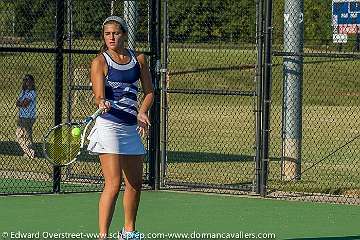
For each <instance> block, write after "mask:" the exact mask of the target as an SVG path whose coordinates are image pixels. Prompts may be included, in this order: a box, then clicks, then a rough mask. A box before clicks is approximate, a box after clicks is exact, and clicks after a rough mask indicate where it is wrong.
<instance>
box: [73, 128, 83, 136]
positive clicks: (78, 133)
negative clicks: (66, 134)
mask: <svg viewBox="0 0 360 240" xmlns="http://www.w3.org/2000/svg"><path fill="white" fill-rule="evenodd" d="M71 135H72V136H73V137H74V138H78V137H80V135H81V130H80V128H78V127H76V128H73V129H72V130H71Z"/></svg>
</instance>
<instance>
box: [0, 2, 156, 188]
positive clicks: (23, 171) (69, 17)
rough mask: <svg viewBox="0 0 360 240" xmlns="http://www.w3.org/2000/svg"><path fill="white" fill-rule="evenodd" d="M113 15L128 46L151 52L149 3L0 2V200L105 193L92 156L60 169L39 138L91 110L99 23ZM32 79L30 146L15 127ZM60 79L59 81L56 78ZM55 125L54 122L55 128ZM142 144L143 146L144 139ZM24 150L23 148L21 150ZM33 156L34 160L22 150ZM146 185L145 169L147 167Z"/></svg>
mask: <svg viewBox="0 0 360 240" xmlns="http://www.w3.org/2000/svg"><path fill="white" fill-rule="evenodd" d="M110 14H116V15H119V16H124V18H125V19H127V21H128V23H129V28H130V31H129V35H131V36H129V43H128V45H129V47H131V48H136V49H138V50H140V51H144V52H147V51H149V50H148V49H149V41H148V30H149V26H148V25H149V19H148V17H149V5H148V1H145V0H144V1H136V2H135V1H120V0H119V1H110V0H108V1H83V0H67V1H42V0H36V1H2V2H1V3H0V32H1V34H0V35H1V37H0V46H1V49H2V51H1V53H0V64H1V68H2V69H1V72H0V76H1V79H2V81H3V84H2V87H1V93H0V95H1V99H2V100H1V101H0V103H1V107H2V109H3V111H1V115H0V118H1V125H2V126H1V129H2V130H1V141H0V162H1V163H0V194H19V193H21V194H26V193H48V192H53V191H55V190H56V189H57V190H60V191H61V192H86V191H99V190H101V189H102V183H103V180H102V177H101V169H100V164H99V161H98V158H97V157H90V156H89V157H87V158H86V159H80V161H77V162H76V163H74V164H72V165H70V166H68V167H64V168H62V169H61V179H57V177H59V175H56V173H57V171H58V169H57V168H54V167H53V166H52V165H51V164H49V163H48V162H47V161H46V160H45V158H44V156H43V154H42V138H43V135H44V133H45V132H46V131H47V129H48V128H50V127H52V126H54V124H55V123H56V121H59V120H60V121H61V122H64V121H79V120H81V119H83V118H84V117H85V116H88V115H90V114H91V113H92V112H94V110H95V109H96V107H95V105H94V103H93V97H92V91H91V86H90V63H91V60H92V59H93V58H94V57H95V56H96V54H97V53H99V52H100V47H101V40H100V35H101V23H102V21H103V20H104V19H105V18H106V17H107V16H109V15H110ZM26 74H31V75H32V76H33V77H34V79H35V89H36V90H35V92H36V120H35V124H34V125H33V127H32V132H33V133H32V135H33V136H32V138H33V142H32V143H31V142H26V144H21V142H22V141H23V139H26V138H27V137H28V136H27V135H28V134H27V132H26V131H25V129H24V128H23V127H22V128H19V125H18V118H19V107H17V106H16V102H17V100H18V99H19V98H21V93H22V85H23V78H24V76H25V75H26ZM59 76H60V77H59ZM58 123H59V122H57V124H58ZM144 141H145V145H147V144H146V142H147V139H144ZM22 145H23V146H22ZM27 148H29V149H33V150H34V151H35V158H32V156H28V154H26V151H27V150H26V149H27ZM144 174H145V175H144V179H145V180H146V179H147V178H148V162H147V160H146V162H145V164H144Z"/></svg>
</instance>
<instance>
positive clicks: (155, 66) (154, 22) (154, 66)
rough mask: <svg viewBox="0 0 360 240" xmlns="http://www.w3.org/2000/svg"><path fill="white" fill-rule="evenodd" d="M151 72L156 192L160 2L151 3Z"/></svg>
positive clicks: (152, 182)
mask: <svg viewBox="0 0 360 240" xmlns="http://www.w3.org/2000/svg"><path fill="white" fill-rule="evenodd" d="M150 4H151V7H150V34H151V36H150V40H151V41H150V52H151V57H150V71H151V76H152V80H153V81H152V83H153V87H154V103H153V105H152V107H151V109H150V118H151V127H150V142H149V148H150V149H149V151H150V156H149V158H150V159H149V173H150V174H149V175H150V176H149V178H150V179H149V182H150V186H151V187H152V189H154V190H158V189H159V188H160V180H159V179H160V104H161V98H160V87H159V83H160V53H161V49H160V44H161V41H160V29H161V26H160V24H161V19H160V16H161V4H160V0H151V2H150Z"/></svg>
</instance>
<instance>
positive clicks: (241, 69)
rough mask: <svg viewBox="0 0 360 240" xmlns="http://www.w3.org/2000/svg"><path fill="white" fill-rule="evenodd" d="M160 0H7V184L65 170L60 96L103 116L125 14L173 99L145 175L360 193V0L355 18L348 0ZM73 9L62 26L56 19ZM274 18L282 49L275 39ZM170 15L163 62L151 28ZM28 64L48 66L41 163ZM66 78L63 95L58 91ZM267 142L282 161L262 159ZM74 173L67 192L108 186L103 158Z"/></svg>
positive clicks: (64, 182)
mask: <svg viewBox="0 0 360 240" xmlns="http://www.w3.org/2000/svg"><path fill="white" fill-rule="evenodd" d="M154 2H156V1H146V0H141V1H140V0H139V1H120V0H117V1H110V0H107V1H80V0H67V1H46V2H45V1H41V0H36V1H31V2H24V1H2V2H1V3H0V32H1V37H0V44H1V45H0V48H1V50H2V51H1V53H0V64H1V65H0V66H2V71H1V72H0V76H1V79H2V80H3V84H2V87H1V93H0V95H1V99H2V100H1V101H0V103H1V106H2V109H4V110H3V111H2V112H1V114H0V118H1V122H2V129H3V130H2V131H1V139H0V160H1V164H0V182H1V184H0V193H1V194H18V193H35V192H38V193H40V192H41V193H47V192H53V191H54V182H56V181H54V172H56V169H55V171H54V168H53V166H51V165H50V164H48V163H47V162H46V161H45V160H44V158H43V156H42V153H41V152H42V150H41V141H42V135H43V134H44V131H45V129H47V128H48V127H50V126H53V125H54V122H55V121H56V118H59V116H56V111H55V110H54V109H55V106H61V108H60V109H61V111H60V112H61V120H62V121H66V120H79V119H81V118H82V117H83V116H86V115H88V114H89V113H91V112H93V110H94V108H95V106H94V105H93V103H92V93H91V86H90V85H89V84H90V82H89V64H90V62H91V59H93V58H94V56H96V54H97V53H98V51H99V48H100V29H101V22H102V20H103V19H105V17H107V16H108V15H110V14H111V13H113V14H116V15H120V16H124V17H125V18H126V19H127V21H128V22H129V23H130V24H129V25H130V32H129V44H128V45H129V47H133V48H136V49H138V50H141V51H143V52H146V53H147V54H148V55H149V61H150V62H151V64H150V65H151V68H152V70H153V72H152V74H153V76H157V77H158V76H159V75H160V74H161V76H162V84H161V86H158V85H157V82H156V81H155V82H154V83H155V90H156V96H157V97H160V92H157V91H158V90H161V103H160V99H159V98H157V99H156V101H155V102H154V105H155V106H156V107H155V108H154V109H153V112H152V114H153V126H152V130H151V131H150V133H151V135H150V136H149V139H144V141H145V142H147V144H146V145H147V146H148V149H149V153H150V155H151V156H155V158H153V161H150V160H148V159H149V156H148V157H147V161H146V162H145V164H144V169H145V175H144V180H146V181H150V182H151V181H155V182H156V181H159V180H160V182H161V186H162V187H163V188H180V189H197V190H201V191H212V192H219V193H220V192H232V193H245V194H252V193H259V187H260V184H261V181H260V180H263V182H262V183H264V184H265V185H264V186H265V187H266V192H265V193H266V194H265V195H266V196H269V197H275V198H287V199H288V198H290V199H301V200H311V201H332V202H342V203H358V202H359V196H360V174H359V164H360V163H359V160H358V159H359V147H358V146H359V136H360V134H359V130H358V129H357V126H358V125H359V121H360V119H359V116H360V115H359V114H358V110H359V108H358V105H359V100H358V99H359V96H358V95H359V92H358V90H357V89H359V87H360V86H359V81H358V79H359V77H360V76H359V71H358V69H359V66H360V64H359V61H360V55H359V44H360V35H359V32H358V29H359V28H356V27H358V25H354V24H355V23H354V21H357V18H358V17H357V16H358V15H356V14H357V9H358V5H359V4H358V3H357V2H356V1H349V2H353V3H352V5H351V6H350V5H349V7H348V8H347V9H351V11H352V12H348V15H347V16H350V18H351V21H353V22H350V23H347V24H344V23H343V22H341V21H345V22H346V19H345V20H344V19H340V20H341V21H340V20H339V16H340V17H341V16H346V15H341V14H346V13H343V12H341V11H342V9H345V7H343V6H342V5H341V4H348V3H347V2H345V1H336V0H335V1H332V0H326V1H322V2H321V3H320V2H319V3H318V4H316V5H314V3H313V1H310V0H304V1H299V0H273V1H261V0H259V1H252V0H244V1H236V0H223V1H217V0H214V1H205V0H191V1H185V0H179V1H171V0H168V1H165V0H164V1H161V3H163V4H162V8H161V10H163V12H162V13H161V14H159V12H156V13H154V11H159V10H160V9H156V8H153V6H152V5H151V4H150V3H154ZM333 2H334V6H335V7H332V3H333ZM354 2H355V4H354ZM60 3H61V4H63V7H61V8H57V7H56V6H57V5H56V4H60ZM269 3H270V4H269ZM349 4H350V3H349ZM270 5H271V6H272V11H271V12H272V16H270V18H269V16H268V15H269V12H266V11H265V6H267V7H268V6H270ZM59 9H60V12H59ZM95 10H96V11H95ZM59 13H62V17H63V21H62V22H63V24H62V25H59V24H58V21H59V19H60V18H59V17H57V18H55V17H54V16H59ZM153 15H157V16H156V19H155V18H152V16H153ZM160 15H161V18H162V22H160V21H159V19H160ZM335 16H338V18H336V17H335ZM359 16H360V15H359ZM269 19H271V20H272V24H271V26H272V35H271V36H272V39H271V40H272V41H271V43H272V45H267V44H265V40H266V37H268V36H269V35H267V33H268V31H269V28H266V27H265V24H266V23H267V22H268V21H269ZM161 23H162V24H163V27H162V32H163V34H164V35H163V39H162V42H161V45H160V42H158V43H157V45H156V48H159V47H160V46H161V47H162V57H163V58H162V66H160V65H159V62H158V61H156V60H158V59H155V61H154V56H155V55H156V54H155V53H154V52H152V51H153V49H151V48H152V47H151V41H152V39H154V38H156V37H158V35H157V34H158V32H155V31H154V29H153V28H151V26H154V25H157V26H158V27H159V26H160V24H161ZM56 29H58V30H59V29H63V30H62V31H63V32H62V33H61V34H60V35H59V31H56ZM56 32H57V34H55V33H56ZM155 35H156V36H155ZM56 40H57V41H56ZM265 48H267V49H265ZM267 50H270V51H268V52H269V53H270V54H271V58H268V59H270V60H271V62H269V63H268V64H267V63H266V61H265V60H267V59H266V57H269V55H266V54H267V52H266V51H267ZM59 53H62V55H59ZM59 57H60V60H61V59H62V60H61V61H60V62H61V63H62V64H60V65H56V63H59ZM56 66H57V67H58V68H56ZM269 67H271V69H270V68H269ZM59 69H61V70H59ZM265 69H270V70H271V89H270V92H269V93H270V94H271V95H270V96H271V106H270V110H271V111H270V116H269V117H270V129H269V130H270V131H269V134H270V135H269V145H268V146H266V145H262V144H261V143H262V142H266V139H265V140H264V136H265V135H261V134H260V133H263V132H267V129H265V128H266V127H265V126H264V122H262V120H263V118H264V112H266V111H265V110H266V109H264V104H265V103H266V99H265V98H264V91H265V90H266V89H265V88H264V83H265V82H264V81H265V78H266V77H267V76H265V75H266V74H265V73H264V72H265ZM61 72H62V73H61ZM26 74H31V75H33V76H34V78H35V87H36V93H37V99H36V100H37V113H36V121H35V124H34V126H33V136H32V137H33V139H34V144H33V146H32V147H33V149H34V150H35V152H36V154H37V157H36V158H35V159H30V158H29V157H27V156H26V154H25V155H24V151H23V150H22V148H21V147H20V145H19V137H18V136H20V135H21V134H19V132H20V131H19V130H18V131H17V128H18V123H17V121H18V114H19V113H18V110H19V109H18V108H17V107H16V101H17V99H18V98H19V94H20V92H21V86H22V79H23V78H24V76H25V75H26ZM60 75H61V76H63V85H62V91H59V89H58V88H57V87H56V86H58V85H57V84H59V79H60V78H59V76H60ZM59 92H61V94H59ZM55 97H58V98H57V100H56V101H55V100H54V99H56V98H55ZM59 97H60V98H59ZM58 101H60V102H61V103H62V104H61V105H56V103H58ZM157 107H159V108H157ZM160 107H161V108H160ZM57 109H58V110H57V111H59V108H57ZM155 110H156V111H157V113H160V110H161V121H160V119H157V117H158V116H157V115H155V114H154V113H155V112H154V111H155ZM57 113H59V112H57ZM157 113H156V114H157ZM260 114H262V115H260ZM160 124H161V125H160ZM157 127H159V128H157ZM160 127H161V131H160ZM16 133H18V134H16ZM160 133H161V134H160ZM159 134H160V135H159ZM265 138H266V136H265ZM158 140H159V143H160V142H161V145H160V144H159V143H158V142H157V141H158ZM267 147H268V148H269V159H267V156H265V155H262V154H264V151H265V150H266V149H265V148H267ZM160 150H161V151H160ZM160 155H161V166H158V165H157V164H159V165H160V162H159V159H160ZM155 160H156V161H155ZM151 164H153V166H152V167H153V168H151V166H150V165H151ZM261 170H263V171H261ZM159 172H160V173H159ZM157 174H159V175H157ZM261 174H263V175H261ZM261 178H262V179H261ZM60 183H61V191H62V192H83V191H99V190H101V188H102V178H101V170H100V166H99V162H98V160H97V159H96V158H91V157H89V158H88V159H86V161H78V162H76V163H75V164H73V165H71V166H70V167H67V168H63V169H62V175H61V182H60Z"/></svg>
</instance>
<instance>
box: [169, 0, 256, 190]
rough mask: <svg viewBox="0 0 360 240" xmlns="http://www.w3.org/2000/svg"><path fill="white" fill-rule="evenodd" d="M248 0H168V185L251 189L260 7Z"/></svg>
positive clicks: (253, 171)
mask: <svg viewBox="0 0 360 240" xmlns="http://www.w3.org/2000/svg"><path fill="white" fill-rule="evenodd" d="M250 2H252V1H244V2H242V1H241V2H239V1H213V2H210V1H168V13H167V14H168V15H167V16H165V17H164V18H166V20H167V21H168V24H167V27H168V36H166V38H165V39H164V41H167V40H168V43H167V46H166V48H165V49H164V51H165V52H167V53H168V62H167V64H168V67H167V68H168V72H167V75H166V76H165V78H166V83H164V85H163V87H164V89H165V90H164V92H163V94H164V96H163V97H165V98H166V101H164V103H166V106H165V107H164V109H165V111H164V112H165V114H166V119H167V121H166V122H165V124H166V129H164V130H163V131H164V132H165V131H166V139H165V140H164V142H165V144H166V151H167V159H166V160H167V162H166V163H167V164H166V166H165V167H164V168H165V169H166V172H165V174H164V175H165V177H164V178H165V183H166V184H168V185H170V186H177V187H185V188H203V189H204V190H205V191H206V189H208V190H211V191H222V190H228V189H232V190H239V191H250V190H252V186H253V182H254V176H255V175H254V174H255V165H254V155H255V149H254V144H255V114H254V110H255V100H256V98H255V96H256V92H255V82H254V79H255V66H256V56H257V55H256V45H255V42H256V39H255V32H254V31H253V30H254V29H253V28H254V26H255V25H256V19H255V10H256V9H255V6H253V5H251V6H252V8H244V7H243V6H246V5H249V3H250ZM224 12H228V14H227V16H226V17H225V18H224V17H222V14H223V13H224ZM204 13H205V14H204ZM245 15H246V16H247V18H243V17H241V16H245ZM240 25H242V26H241V28H239V27H240Z"/></svg>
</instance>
